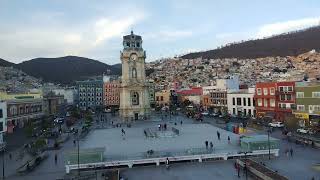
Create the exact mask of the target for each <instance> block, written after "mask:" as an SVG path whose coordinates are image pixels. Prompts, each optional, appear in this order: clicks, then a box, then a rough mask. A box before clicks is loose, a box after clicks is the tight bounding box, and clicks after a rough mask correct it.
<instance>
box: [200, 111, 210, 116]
mask: <svg viewBox="0 0 320 180" xmlns="http://www.w3.org/2000/svg"><path fill="white" fill-rule="evenodd" d="M201 114H202V115H204V116H208V115H209V113H208V112H202V113H201Z"/></svg>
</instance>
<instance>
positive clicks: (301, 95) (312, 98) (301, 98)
mask: <svg viewBox="0 0 320 180" xmlns="http://www.w3.org/2000/svg"><path fill="white" fill-rule="evenodd" d="M295 91H296V109H295V110H294V111H293V113H294V115H295V117H297V118H299V119H302V120H304V122H305V124H306V125H307V124H309V123H312V124H319V123H320V82H296V85H295Z"/></svg>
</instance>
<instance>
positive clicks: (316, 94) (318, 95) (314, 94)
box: [312, 92, 320, 98]
mask: <svg viewBox="0 0 320 180" xmlns="http://www.w3.org/2000/svg"><path fill="white" fill-rule="evenodd" d="M312 97H315V98H320V92H312Z"/></svg>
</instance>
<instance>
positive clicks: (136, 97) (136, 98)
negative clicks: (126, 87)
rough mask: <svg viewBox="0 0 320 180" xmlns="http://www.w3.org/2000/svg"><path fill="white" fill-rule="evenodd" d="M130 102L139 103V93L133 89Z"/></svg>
mask: <svg viewBox="0 0 320 180" xmlns="http://www.w3.org/2000/svg"><path fill="white" fill-rule="evenodd" d="M131 103H132V105H139V93H138V92H136V91H134V92H132V93H131Z"/></svg>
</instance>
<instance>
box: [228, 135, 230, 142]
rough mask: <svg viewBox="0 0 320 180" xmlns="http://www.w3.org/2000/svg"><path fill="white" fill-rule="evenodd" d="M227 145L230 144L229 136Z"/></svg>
mask: <svg viewBox="0 0 320 180" xmlns="http://www.w3.org/2000/svg"><path fill="white" fill-rule="evenodd" d="M228 144H230V136H228Z"/></svg>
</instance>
